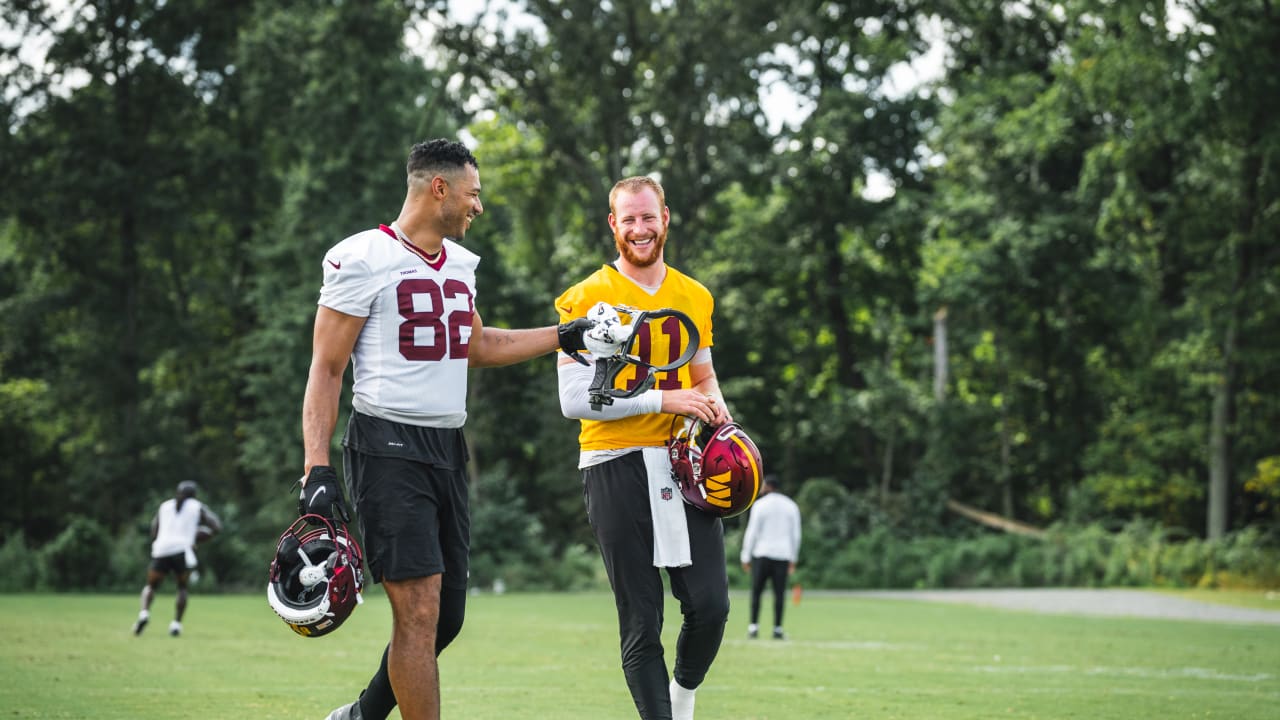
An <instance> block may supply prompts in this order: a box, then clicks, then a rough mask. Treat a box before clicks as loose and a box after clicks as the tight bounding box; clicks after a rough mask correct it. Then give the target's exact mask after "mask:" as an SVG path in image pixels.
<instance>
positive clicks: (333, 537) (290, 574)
mask: <svg viewBox="0 0 1280 720" xmlns="http://www.w3.org/2000/svg"><path fill="white" fill-rule="evenodd" d="M269 578H270V579H269V582H268V583H267V602H269V603H270V604H271V609H272V610H275V612H276V614H277V615H279V616H280V619H281V620H284V621H285V624H287V625H288V626H289V627H290V628H292V629H293V631H294V632H296V633H298V634H299V635H301V636H303V637H320V636H321V635H327V634H328V633H331V632H333V631H334V630H337V629H338V626H339V625H341V624H342V623H343V622H344V621H346V619H347V618H348V617H350V616H351V613H352V612H353V611H354V610H355V609H356V605H358V604H360V603H362V602H364V598H363V597H361V595H360V592H361V591H362V590H363V589H364V556H363V554H362V553H361V552H360V546H359V545H357V544H356V541H355V538H353V537H351V535H350V534H349V533H348V532H347V526H346V525H343V524H342V523H340V522H337V521H330V520H327V519H325V518H323V517H321V516H319V515H304V516H302V517H300V518H298V519H297V520H295V521H294V522H293V524H292V525H290V526H289V528H288V529H287V530H285V531H284V534H283V535H281V536H280V542H279V543H278V544H277V545H276V556H275V559H273V560H272V561H271V573H270V576H269Z"/></svg>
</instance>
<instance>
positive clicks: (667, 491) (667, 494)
mask: <svg viewBox="0 0 1280 720" xmlns="http://www.w3.org/2000/svg"><path fill="white" fill-rule="evenodd" d="M661 495H662V499H663V500H670V499H671V495H672V490H671V488H670V487H664V488H662V492H661Z"/></svg>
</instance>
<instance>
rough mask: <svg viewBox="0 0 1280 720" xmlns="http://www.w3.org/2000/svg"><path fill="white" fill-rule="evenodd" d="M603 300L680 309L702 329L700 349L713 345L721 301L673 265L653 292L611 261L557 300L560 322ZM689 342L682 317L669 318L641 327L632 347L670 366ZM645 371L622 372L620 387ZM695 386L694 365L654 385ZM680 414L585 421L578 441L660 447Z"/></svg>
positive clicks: (663, 375)
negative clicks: (713, 314) (691, 373)
mask: <svg viewBox="0 0 1280 720" xmlns="http://www.w3.org/2000/svg"><path fill="white" fill-rule="evenodd" d="M600 301H604V302H606V303H609V304H610V305H626V306H628V307H632V308H635V309H636V310H662V309H664V308H669V309H672V310H679V311H681V312H683V313H684V314H686V315H688V316H689V318H690V319H692V320H693V324H694V326H696V327H697V328H698V335H699V342H698V347H699V348H708V347H711V345H712V344H713V343H712V336H711V312H712V310H713V309H714V307H715V300H714V299H712V297H711V293H710V292H709V291H708V290H707V289H706V288H705V287H703V286H702V284H701V283H699V282H698V281H697V280H694V279H693V278H691V277H689V276H688V275H685V274H684V273H681V272H680V271H678V270H676V269H675V268H673V267H670V266H668V267H667V276H666V278H665V279H664V280H663V281H662V287H660V288H659V289H658V291H657V292H656V293H654V294H652V295H650V294H649V293H648V292H647V291H646V290H644V289H642V288H641V287H640V286H639V285H637V284H636V283H635V281H633V280H631V279H630V278H628V277H626V276H624V275H623V274H622V273H620V272H618V270H617V268H615V267H613V266H612V265H605V266H603V267H602V268H600V269H599V270H597V271H595V272H594V273H592V274H591V275H590V276H589V277H587V279H585V280H583V281H582V282H580V283H578V284H577V285H574V286H573V287H571V288H569V289H568V290H566V291H564V294H563V295H561V296H560V297H559V298H557V299H556V310H557V311H559V313H560V322H567V321H569V320H572V319H574V318H578V317H582V316H583V315H586V314H587V311H588V310H590V309H591V307H592V306H593V305H595V304H596V303H597V302H600ZM623 320H624V321H626V320H627V318H626V317H625V316H624V317H623ZM688 341H689V337H688V333H687V332H686V331H685V329H684V326H683V325H682V324H681V323H680V322H679V321H678V320H677V319H676V318H663V319H660V320H654V321H652V322H649V323H646V325H645V327H643V328H641V329H640V331H639V335H638V336H637V338H636V342H635V343H634V344H633V345H632V351H633V352H634V353H635V354H636V355H638V356H639V357H640V359H641V360H643V361H645V362H647V363H650V364H652V365H666V364H668V363H671V362H673V361H675V360H676V359H677V358H679V357H680V354H681V353H682V352H684V349H685V345H686V344H687V343H688ZM644 372H646V371H645V370H644V369H643V368H639V367H636V366H628V367H626V368H624V369H623V370H622V372H620V373H618V377H617V379H616V380H615V383H614V387H615V388H617V389H619V390H623V389H627V388H631V387H635V384H636V383H637V382H640V380H641V379H642V377H641V376H640V375H641V373H644ZM692 386H693V383H692V382H691V381H690V376H689V365H688V364H686V365H684V366H683V367H681V368H679V369H677V370H668V371H666V372H660V373H658V378H657V382H656V383H655V384H654V388H655V389H658V390H679V389H681V388H689V387H692ZM674 417H675V416H673V415H671V414H669V413H651V414H648V415H632V416H631V417H625V418H619V419H617V420H603V421H601V420H585V419H584V420H582V432H581V433H580V434H579V436H578V442H579V444H580V445H581V446H582V449H583V450H617V449H621V448H631V447H660V446H662V445H664V444H666V442H667V439H668V438H669V437H670V436H671V421H672V419H673V418H674Z"/></svg>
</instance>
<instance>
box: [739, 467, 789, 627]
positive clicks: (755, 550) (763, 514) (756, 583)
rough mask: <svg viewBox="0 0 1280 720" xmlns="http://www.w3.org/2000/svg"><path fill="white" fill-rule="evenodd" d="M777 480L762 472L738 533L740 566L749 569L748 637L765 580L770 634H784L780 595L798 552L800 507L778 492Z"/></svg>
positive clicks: (755, 624) (758, 615) (776, 477)
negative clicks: (756, 493) (760, 485)
mask: <svg viewBox="0 0 1280 720" xmlns="http://www.w3.org/2000/svg"><path fill="white" fill-rule="evenodd" d="M780 484H781V482H780V481H779V480H778V476H776V475H766V476H765V478H764V487H763V488H762V489H761V491H760V498H759V499H758V500H756V501H755V503H754V504H753V505H752V506H751V514H750V515H749V516H748V518H747V532H746V534H745V535H743V537H742V569H743V570H744V571H746V572H748V573H751V624H750V625H748V626H747V637H752V638H754V637H756V636H757V635H758V634H759V631H760V626H759V624H758V621H759V619H760V595H761V593H763V592H764V586H765V583H766V582H769V583H771V584H772V585H773V638H774V639H775V640H782V639H784V638H785V635H783V633H782V610H783V607H784V604H783V596H784V594H785V592H786V584H787V576H789V575H791V574H792V573H794V572H795V571H796V560H797V558H799V556H800V508H799V507H798V506H797V505H796V504H795V501H793V500H792V499H791V498H789V497H787V496H786V495H783V494H782V493H781V492H779V490H778V488H779V486H780Z"/></svg>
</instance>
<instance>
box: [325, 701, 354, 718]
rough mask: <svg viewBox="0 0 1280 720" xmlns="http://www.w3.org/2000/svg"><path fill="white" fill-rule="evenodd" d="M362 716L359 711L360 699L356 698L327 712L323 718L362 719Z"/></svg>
mask: <svg viewBox="0 0 1280 720" xmlns="http://www.w3.org/2000/svg"><path fill="white" fill-rule="evenodd" d="M363 718H364V715H363V714H361V712H360V701H358V700H357V701H356V702H353V703H350V704H348V705H343V706H342V707H340V708H338V709H337V710H334V711H333V712H331V713H329V716H328V717H326V718H325V719H324V720H362V719H363Z"/></svg>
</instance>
